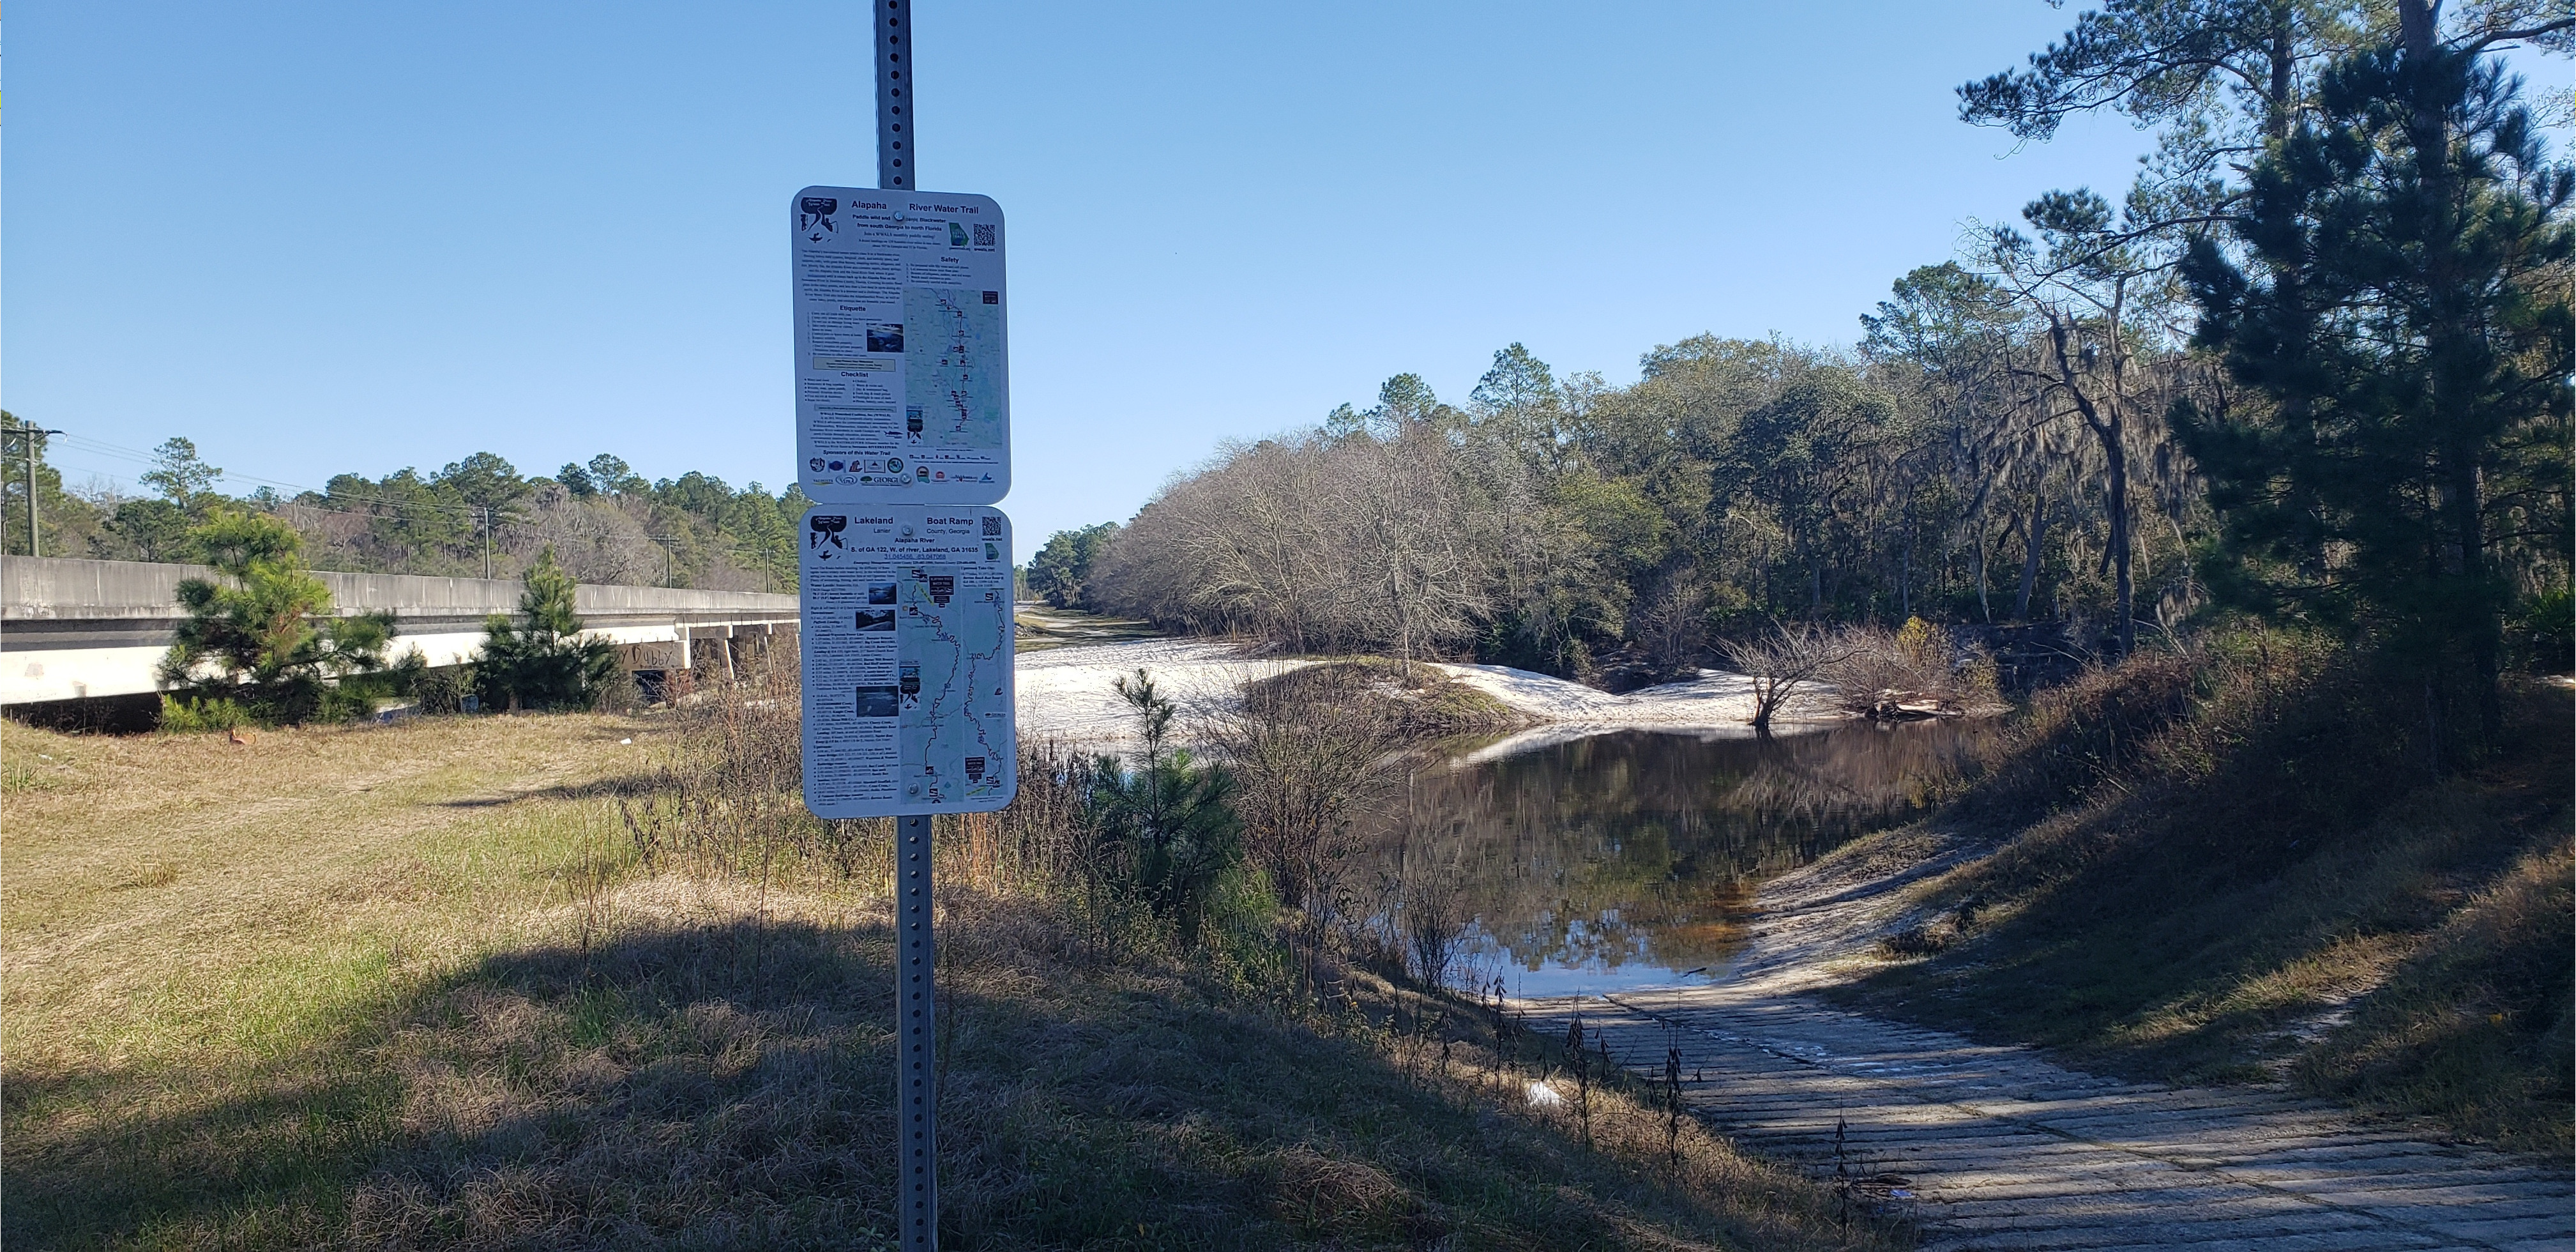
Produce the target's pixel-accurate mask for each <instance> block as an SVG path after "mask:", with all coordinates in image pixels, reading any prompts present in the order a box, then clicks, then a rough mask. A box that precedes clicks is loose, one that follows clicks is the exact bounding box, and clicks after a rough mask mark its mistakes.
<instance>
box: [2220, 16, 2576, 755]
mask: <svg viewBox="0 0 2576 1252" xmlns="http://www.w3.org/2000/svg"><path fill="white" fill-rule="evenodd" d="M2519 86H2520V84H2519V82H2518V81H2517V80H2515V79H2512V78H2510V77H2508V76H2507V75H2506V74H2505V72H2504V70H2503V68H2502V67H2501V65H2499V64H2498V63H2496V62H2495V61H2494V60H2492V59H2491V58H2481V57H2479V56H2477V55H2475V54H2474V53H2471V52H2464V51H2460V50H2457V49H2453V48H2448V47H2445V46H2443V45H2441V44H2440V43H2438V42H2435V41H2434V40H2432V39H2430V38H2429V37H2427V38H2423V39H2415V38H2408V39H2407V40H2405V41H2404V42H2402V43H2400V44H2396V45H2392V46H2388V47H2382V48H2377V49H2372V50H2368V51H2365V52H2362V53H2359V54H2356V55H2354V56H2352V57H2349V58H2346V59H2344V60H2343V61H2341V62H2339V63H2338V64H2337V65H2336V66H2335V67H2334V68H2333V69H2331V70H2330V71H2328V73H2327V74H2326V76H2325V81H2324V84H2323V88H2322V91H2321V106H2320V111H2319V112H2320V116H2319V117H2318V119H2317V120H2316V121H2315V122H2313V123H2311V124H2306V125H2302V126H2301V127H2300V128H2299V129H2298V130H2297V131H2296V132H2295V133H2293V134H2292V135H2291V136H2290V137H2289V138H2288V139H2287V140H2286V141H2284V142H2283V143H2281V144H2280V145H2278V146H2277V147H2275V148H2274V149H2272V150H2271V151H2270V153H2269V154H2267V156H2266V157H2265V158H2264V160H2263V161H2262V162H2261V163H2260V165H2259V166H2258V167H2257V169H2256V172H2255V175H2254V179H2253V194H2252V197H2251V201H2252V203H2251V206H2250V208H2249V211H2248V213H2247V215H2246V217H2245V219H2244V220H2243V221H2242V222H2241V223H2240V224H2239V225H2237V226H2236V227H2234V228H2233V232H2232V238H2230V239H2229V240H2228V241H2227V242H2228V243H2231V244H2233V245H2234V249H2233V251H2234V255H2231V250H2230V249H2229V248H2226V247H2222V246H2221V241H2219V240H2216V239H2201V240H2198V241H2196V242H2195V243H2194V245H2193V246H2192V249H2191V252H2190V254H2189V257H2188V259H2187V261H2186V264H2185V274H2186V277H2187V280H2188V281H2189V283H2190V285H2191V289H2192V293H2193V296H2194V298H2195V299H2196V300H2197V301H2198V303H2199V304H2200V306H2201V309H2202V321H2201V325H2200V330H2199V338H2200V342H2201V343H2202V344H2203V345H2205V346H2208V347H2211V348H2215V349H2217V350H2219V351H2220V352H2221V353H2222V354H2223V355H2224V358H2225V361H2226V364H2227V368H2228V371H2229V373H2230V375H2231V376H2232V377H2233V378H2234V379H2236V381H2238V382H2239V383H2241V384H2243V385H2244V387H2245V388H2247V389H2248V390H2249V391H2250V392H2251V393H2252V395H2251V396H2250V397H2246V398H2244V399H2241V400H2237V401H2234V402H2230V403H2228V404H2225V405H2223V406H2221V407H2217V408H2215V409H2212V410H2204V409H2201V408H2198V407H2193V406H2188V405H2186V406H2183V407H2181V408H2180V409H2179V410H2178V411H2177V414H2176V418H2177V425H2178V428H2179V430H2180V433H2181V435H2182V437H2183V439H2184V441H2185V443H2186V446H2187V447H2189V448H2190V450H2191V452H2192V454H2193V456H2194V457H2195V458H2196V459H2197V460H2198V461H2199V462H2200V464H2201V466H2202V467H2203V469H2204V470H2205V472H2206V473H2207V474H2208V477H2209V480H2210V493H2211V501H2212V503H2213V504H2214V505H2215V506H2216V507H2217V509H2218V511H2219V513H2220V516H2221V519H2222V523H2223V530H2222V535H2221V538H2220V540H2219V543H2218V546H2217V551H2216V552H2215V554H2214V556H2215V558H2216V559H2214V560H2213V561H2211V562H2210V563H2209V575H2210V581H2211V584H2212V587H2213V589H2214V590H2215V591H2217V592H2218V593H2219V594H2220V595H2221V596H2222V597H2224V598H2225V599H2227V600H2228V601H2230V602H2232V603H2234V604H2236V605H2238V606H2240V607H2243V608H2246V609H2250V610H2253V611H2256V612H2259V613H2261V614H2263V615H2265V616H2268V617H2272V618H2275V619H2289V620H2297V621H2306V622H2310V623H2314V624H2317V625H2320V626H2324V627H2327V628H2331V629H2334V630H2337V631H2340V632H2342V633H2344V634H2346V635H2348V636H2350V637H2354V638H2364V639H2369V640H2371V641H2373V642H2376V643H2378V644H2380V645H2381V646H2383V647H2384V648H2385V649H2386V650H2387V652H2388V654H2389V655H2390V656H2392V657H2394V658H2396V659H2397V660H2399V661H2400V662H2401V663H2403V664H2405V665H2406V666H2407V667H2408V668H2409V669H2410V670H2411V672H2413V673H2414V674H2416V675H2417V676H2418V677H2420V679H2421V680H2422V681H2423V683H2424V685H2425V694H2426V697H2427V699H2426V706H2427V713H2428V717H2429V718H2430V719H2431V725H2430V726H2429V727H2428V733H2429V736H2430V739H2431V742H2432V745H2433V752H2434V754H2435V757H2436V759H2437V760H2438V759H2439V758H2440V755H2441V751H2442V750H2441V747H2440V744H2441V742H2442V740H2443V738H2444V737H2445V736H2444V734H2443V723H2444V722H2445V721H2446V720H2447V719H2445V718H2444V716H2443V715H2442V712H2441V710H2442V709H2443V708H2444V707H2445V705H2446V704H2447V703H2448V701H2449V699H2450V698H2451V697H2452V695H2453V694H2454V693H2461V694H2466V695H2467V696H2468V698H2469V699H2470V700H2471V701H2472V702H2473V704H2474V706H2475V708H2476V711H2477V718H2478V726H2477V729H2478V731H2479V733H2480V736H2481V737H2482V738H2487V739H2492V737H2493V736H2494V735H2496V734H2497V733H2498V731H2499V726H2500V719H2501V704H2500V699H2499V692H2498V682H2499V674H2500V669H2501V664H2500V660H2501V652H2502V625H2503V619H2504V615H2505V611H2506V609H2507V607H2508V606H2509V605H2510V603H2511V601H2512V597H2513V590H2514V589H2513V586H2512V581H2511V580H2510V579H2509V578H2508V577H2507V569H2508V562H2509V560H2510V559H2511V558H2512V557H2513V555H2514V554H2516V553H2517V552H2522V553H2533V552H2536V553H2541V554H2544V555H2542V557H2541V558H2540V559H2541V561H2542V563H2543V567H2544V568H2548V567H2553V566H2554V568H2555V573H2556V576H2557V578H2558V579H2560V580H2563V579H2564V576H2565V575H2564V563H2563V561H2564V553H2565V551H2566V548H2567V544H2568V514H2567V487H2566V482H2565V469H2566V461H2567V451H2568V394H2567V389H2566V387H2565V385H2564V380H2565V379H2566V377H2567V376H2568V373H2569V372H2570V369H2571V365H2572V364H2576V362H2571V351H2570V345H2569V333H2570V320H2569V307H2568V296H2567V291H2568V276H2569V275H2568V265H2569V259H2570V255H2571V246H2576V232H2571V228H2570V226H2569V223H2568V221H2567V218H2566V216H2565V214H2566V209H2567V207H2568V204H2569V199H2570V190H2571V175H2570V171H2569V169H2568V168H2567V167H2566V166H2565V165H2563V164H2554V163H2551V162H2549V161H2548V160H2546V158H2545V155H2544V152H2543V149H2542V146H2541V142H2540V138H2539V135H2538V133H2537V130H2536V128H2535V127H2534V125H2533V123H2532V120H2531V116H2530V114H2529V112H2528V111H2527V110H2526V109H2524V108H2523V107H2522V105H2521V104H2520V103H2519V101H2518V98H2517V97H2518V95H2519Z"/></svg>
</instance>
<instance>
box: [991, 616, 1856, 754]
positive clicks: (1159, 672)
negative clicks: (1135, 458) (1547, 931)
mask: <svg viewBox="0 0 2576 1252" xmlns="http://www.w3.org/2000/svg"><path fill="white" fill-rule="evenodd" d="M1310 664H1313V662H1312V661H1308V660H1298V659H1292V658H1271V657H1255V656H1251V655H1248V654H1246V653H1245V652H1244V651H1243V650H1242V649H1240V648H1237V647H1235V646H1234V645H1232V644H1228V643H1222V642H1216V641H1210V640H1200V639H1141V640H1135V641H1131V642H1120V643H1099V644H1076V645H1071V646H1066V647H1058V648H1053V649H1050V650H1048V651H1044V652H1026V653H1022V654H1021V655H1020V657H1019V711H1020V733H1021V734H1022V735H1023V736H1025V737H1027V738H1030V739H1041V738H1046V737H1050V736H1052V737H1056V738H1060V739H1064V740H1067V741H1071V742H1079V743H1085V744H1091V745H1096V746H1101V747H1108V748H1112V749H1115V748H1118V747H1123V746H1126V744H1127V742H1128V740H1129V739H1130V738H1131V737H1132V736H1133V733H1134V716H1133V714H1132V713H1131V712H1130V711H1129V710H1128V708H1127V706H1126V704H1125V702H1123V701H1122V700H1120V699H1119V697H1118V694H1117V692H1116V691H1114V690H1112V688H1111V686H1110V684H1111V683H1112V682H1113V681H1115V680H1116V679H1117V678H1118V677H1119V676H1120V675H1123V674H1132V673H1134V672H1135V671H1136V670H1137V669H1139V668H1142V669H1144V670H1145V671H1147V672H1148V673H1150V674H1152V675H1153V677H1154V680H1155V682H1156V683H1157V684H1159V685H1161V686H1162V687H1163V688H1164V689H1165V690H1166V691H1168V692H1170V693H1171V694H1172V695H1173V696H1174V697H1175V698H1176V699H1177V700H1178V701H1179V702H1180V704H1181V706H1182V708H1183V709H1184V710H1185V711H1189V710H1197V711H1209V710H1213V709H1216V708H1219V707H1222V706H1223V704H1224V703H1225V702H1226V701H1229V700H1231V699H1232V698H1233V696H1234V693H1235V692H1237V691H1239V690H1240V689H1241V688H1242V686H1243V684H1245V683H1247V682H1251V681H1254V680H1257V679H1260V678H1265V677H1268V676H1270V675H1273V674H1283V673H1286V672H1288V671H1290V670H1293V669H1297V668H1299V667H1301V666H1305V665H1310ZM1438 668H1440V669H1441V670H1442V671H1444V672H1446V673H1448V674H1449V675H1451V676H1452V677H1454V678H1456V679H1457V680H1458V681H1460V682H1463V683H1466V684H1467V685H1469V686H1472V687H1474V688H1476V689H1477V690H1480V691H1483V692H1485V693H1487V694H1489V695H1491V696H1493V697H1494V698H1495V699H1497V700H1500V701H1502V702H1503V703H1504V704H1506V705H1508V706H1510V707H1511V708H1512V709H1513V710H1514V711H1516V712H1518V713H1520V714H1522V715H1523V716H1525V717H1527V718H1529V719H1530V720H1531V721H1532V722H1534V723H1537V724H1536V725H1534V726H1532V727H1531V728H1530V729H1528V730H1525V731H1523V732H1521V733H1520V734H1518V735H1514V736H1512V737H1511V738H1510V739H1507V740H1504V741H1503V742H1501V743H1497V744H1494V745H1491V746H1489V747H1487V748H1485V749H1483V750H1482V752H1481V753H1480V755H1487V754H1493V753H1496V752H1500V751H1520V750H1524V749H1526V748H1529V747H1533V746H1536V745H1538V744H1541V743H1547V742H1556V741H1561V740H1564V739H1567V738H1579V737H1581V736H1584V735H1591V734H1599V733H1601V732H1603V731H1610V730H1648V729H1651V730H1675V731H1691V732H1695V733H1700V734H1709V735H1750V734H1752V733H1753V732H1752V728H1751V725H1750V722H1751V720H1752V717H1753V692H1752V681H1751V680H1750V679H1747V678H1745V677H1744V676H1743V675H1741V674H1729V673H1724V672H1722V671H1718V670H1702V671H1701V672H1700V674H1701V676H1700V677H1699V678H1697V679H1695V680H1692V681H1689V682H1678V683H1666V684H1663V685H1661V686H1655V687H1647V688H1643V689H1641V690H1638V691H1633V692H1629V693H1628V694H1626V695H1612V694H1610V693H1609V692H1606V691H1597V690H1594V689H1593V688H1590V687H1586V686H1584V685H1582V684H1581V683H1574V682H1568V681H1566V680H1564V679H1562V678H1551V677H1549V676H1548V675H1545V674H1538V673H1532V672H1531V671H1529V670H1522V669H1512V668H1510V667H1508V666H1502V665H1440V666H1439V667H1438ZM1795 712H1796V713H1797V714H1798V715H1799V720H1800V721H1801V724H1805V725H1813V726H1821V725H1823V724H1825V723H1827V722H1830V721H1834V720H1839V719H1838V717H1837V716H1836V715H1834V714H1833V713H1832V712H1831V710H1829V709H1827V708H1825V707H1824V706H1823V705H1822V704H1821V702H1817V701H1801V702H1800V704H1799V706H1798V707H1797V708H1796V709H1795ZM1785 720H1787V719H1784V721H1785ZM1783 728H1784V729H1786V727H1785V726H1784V727H1783Z"/></svg>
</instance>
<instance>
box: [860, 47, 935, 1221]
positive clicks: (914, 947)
mask: <svg viewBox="0 0 2576 1252" xmlns="http://www.w3.org/2000/svg"><path fill="white" fill-rule="evenodd" d="M872 7H873V9H874V13H875V17H874V22H873V24H874V26H875V28H876V41H875V42H876V65H877V186H878V187H881V188H884V189H886V190H890V191H892V190H910V189H911V188H912V187H913V186H914V182H913V172H914V170H915V169H917V168H918V165H917V164H916V157H917V152H918V146H919V145H918V144H917V143H916V142H915V140H914V136H913V126H912V118H911V110H910V109H909V108H908V107H907V106H908V105H909V104H910V103H911V101H912V0H873V4H872ZM895 824H896V827H897V829H896V831H895V858H894V864H895V870H894V873H895V940H894V941H895V1040H896V1043H895V1084H894V1085H895V1118H896V1125H895V1143H896V1154H895V1161H896V1168H897V1170H898V1171H900V1173H901V1175H902V1177H901V1179H900V1180H899V1181H898V1183H897V1187H896V1194H897V1196H898V1197H899V1198H898V1200H897V1203H898V1204H900V1205H901V1206H902V1213H901V1214H900V1216H899V1218H898V1222H899V1224H900V1227H901V1231H902V1237H903V1246H904V1248H905V1250H906V1252H937V1249H938V1247H939V1106H938V1098H937V1097H938V1080H937V1075H936V1074H935V1073H933V1072H932V1067H933V1065H934V1064H935V1062H936V1060H937V1057H936V1054H935V1053H934V1051H933V1047H934V1044H935V1043H936V1041H937V1037H938V1036H937V1034H936V1032H935V1031H934V1029H933V1027H934V1023H935V1021H936V1019H937V1015H938V1011H939V1007H938V1004H937V1001H936V998H935V996H934V994H933V992H934V986H933V982H932V974H933V973H934V972H935V971H936V969H937V965H936V963H935V962H934V961H933V956H934V952H933V950H932V946H931V933H930V930H931V927H930V919H931V894H930V815H929V814H927V813H915V814H907V815H905V816H902V817H899V818H896V819H895Z"/></svg>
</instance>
